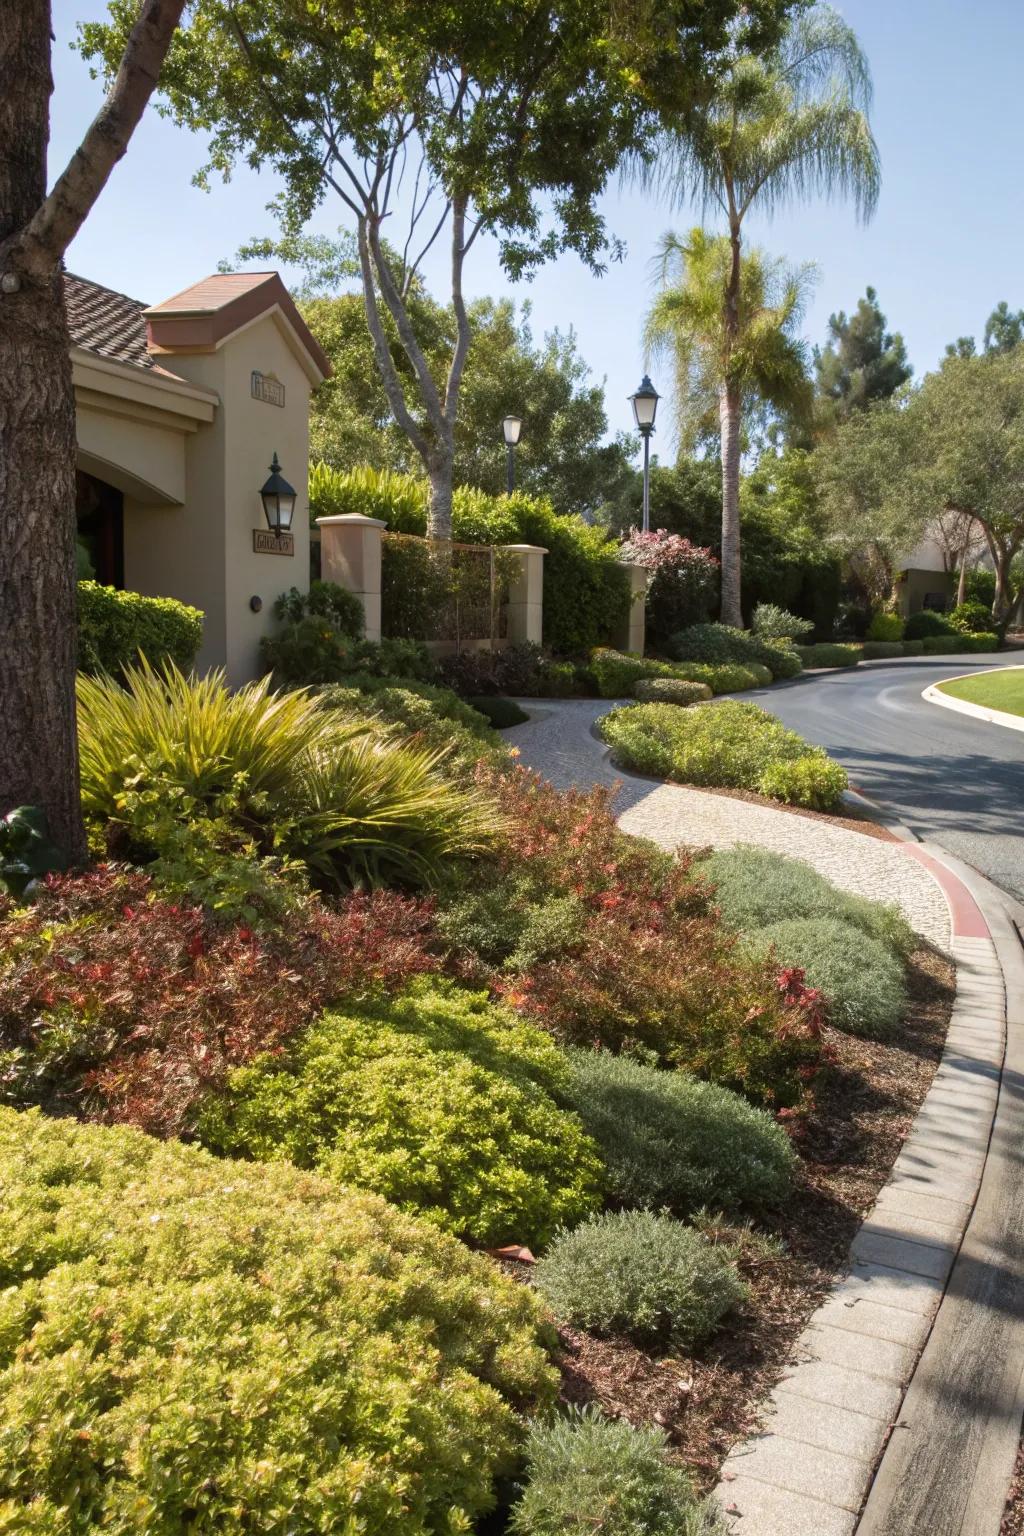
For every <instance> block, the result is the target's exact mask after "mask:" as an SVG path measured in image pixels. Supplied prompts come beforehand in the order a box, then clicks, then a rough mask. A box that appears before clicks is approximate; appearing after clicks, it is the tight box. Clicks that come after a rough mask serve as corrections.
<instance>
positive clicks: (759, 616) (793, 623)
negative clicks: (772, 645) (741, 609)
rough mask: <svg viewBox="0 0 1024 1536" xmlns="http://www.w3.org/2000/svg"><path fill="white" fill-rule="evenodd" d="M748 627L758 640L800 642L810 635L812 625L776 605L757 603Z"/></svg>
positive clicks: (808, 621)
mask: <svg viewBox="0 0 1024 1536" xmlns="http://www.w3.org/2000/svg"><path fill="white" fill-rule="evenodd" d="M750 627H751V629H752V630H753V631H754V634H755V635H756V636H757V637H758V639H759V640H801V639H803V637H804V636H805V635H809V634H810V633H811V631H812V630H813V628H814V624H813V623H812V622H811V620H810V619H801V618H798V617H797V615H796V614H795V613H789V612H788V610H787V609H785V608H780V607H779V606H778V605H777V604H776V603H758V604H757V606H756V607H755V608H754V615H753V619H752V621H751V626H750Z"/></svg>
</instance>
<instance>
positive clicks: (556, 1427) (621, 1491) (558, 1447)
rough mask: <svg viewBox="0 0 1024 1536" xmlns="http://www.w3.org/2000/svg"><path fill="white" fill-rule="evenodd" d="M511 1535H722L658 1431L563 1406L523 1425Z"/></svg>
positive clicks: (716, 1516)
mask: <svg viewBox="0 0 1024 1536" xmlns="http://www.w3.org/2000/svg"><path fill="white" fill-rule="evenodd" d="M509 1529H510V1531H511V1532H512V1533H513V1536H596V1533H599V1536H724V1532H725V1521H724V1519H723V1517H722V1515H721V1514H720V1513H719V1511H718V1508H717V1506H715V1505H714V1504H713V1503H712V1501H711V1500H708V1501H707V1502H706V1503H704V1502H700V1503H698V1501H697V1500H696V1499H695V1498H694V1496H693V1491H692V1488H691V1486H690V1480H689V1478H688V1477H687V1475H686V1473H685V1472H684V1471H683V1470H682V1469H681V1468H680V1467H677V1466H673V1464H672V1463H671V1462H670V1461H669V1459H668V1445H667V1442H666V1440H665V1436H664V1434H663V1433H662V1431H661V1430H659V1429H656V1428H652V1429H636V1428H634V1427H633V1425H632V1424H630V1423H628V1421H627V1420H625V1419H606V1418H605V1417H604V1416H603V1415H602V1414H601V1413H600V1412H599V1411H598V1410H596V1409H589V1410H584V1411H583V1412H579V1411H576V1410H570V1412H569V1413H568V1414H565V1415H560V1416H559V1417H557V1418H553V1419H550V1420H537V1421H535V1422H534V1423H533V1424H532V1425H531V1426H530V1433H529V1438H528V1439H527V1442H526V1483H525V1486H524V1488H523V1492H522V1497H521V1499H520V1501H519V1503H518V1504H517V1505H516V1506H515V1508H514V1509H513V1511H512V1517H511V1521H510V1524H509Z"/></svg>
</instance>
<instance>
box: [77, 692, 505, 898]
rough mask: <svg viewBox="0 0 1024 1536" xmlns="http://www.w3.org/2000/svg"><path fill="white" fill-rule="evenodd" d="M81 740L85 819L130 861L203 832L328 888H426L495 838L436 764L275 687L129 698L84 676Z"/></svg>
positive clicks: (472, 797)
mask: <svg viewBox="0 0 1024 1536" xmlns="http://www.w3.org/2000/svg"><path fill="white" fill-rule="evenodd" d="M78 727H79V749H80V757H81V781H82V804H83V808H84V810H85V813H86V815H87V816H89V817H92V818H94V819H95V820H96V821H98V822H99V823H100V824H101V825H102V826H103V828H104V829H105V832H106V836H107V841H108V845H109V847H110V851H111V852H112V853H117V854H118V855H119V856H122V857H131V858H132V859H133V860H134V861H135V862H138V861H140V860H144V859H148V858H153V857H155V856H157V855H158V854H160V853H161V852H163V851H164V848H165V847H166V846H167V844H168V842H169V840H170V838H171V835H172V834H173V832H174V830H175V829H176V828H178V827H180V826H182V825H184V824H187V823H190V822H195V821H199V820H205V821H209V822H211V823H214V824H215V827H216V830H217V832H218V834H219V835H221V836H222V838H223V841H224V845H225V846H226V847H228V848H233V849H234V850H235V851H237V852H246V851H248V850H250V849H251V850H252V851H254V852H255V853H256V854H258V855H283V856H285V857H288V858H293V859H301V860H302V861H303V862H304V863H305V864H306V865H307V866H308V867H309V869H310V870H311V871H312V873H313V874H314V875H315V877H316V878H317V879H319V880H321V881H323V882H325V883H329V884H339V883H342V884H343V883H349V882H352V881H370V882H379V881H385V880H396V879H397V880H405V881H411V882H423V881H426V882H428V883H429V882H432V881H434V880H435V879H436V878H437V876H438V873H439V870H440V868H441V866H442V865H443V864H444V863H445V862H446V861H447V860H448V859H450V858H452V857H455V856H458V855H461V854H466V853H470V852H472V851H474V850H479V849H480V848H481V847H483V846H484V845H485V843H486V841H487V838H488V836H489V833H490V830H491V829H492V828H493V827H494V825H495V817H494V814H493V811H492V809H491V807H490V804H489V802H487V801H486V800H485V799H484V797H483V796H482V795H481V794H480V792H479V791H476V790H473V789H470V788H469V787H465V788H460V787H458V786H456V785H454V784H452V783H451V782H449V781H446V779H445V778H444V777H443V775H442V774H441V772H440V771H439V765H440V763H441V762H442V760H443V759H442V755H441V754H439V753H438V752H436V751H433V752H432V751H429V750H427V749H426V748H424V747H420V746H416V745H414V744H413V745H406V744H402V743H399V742H396V741H394V740H392V739H390V738H389V737H387V736H382V735H381V734H380V733H379V732H375V731H374V729H373V726H372V723H371V722H369V721H367V720H360V719H353V718H349V717H346V716H345V715H344V714H342V713H341V712H340V711H339V710H336V709H331V708H330V707H329V706H328V704H327V702H326V701H325V700H324V699H323V698H320V697H317V696H315V695H311V694H308V693H281V694H274V693H270V692H269V691H268V680H267V679H266V678H264V679H263V680H262V681H261V682H258V683H249V684H247V685H246V687H244V688H241V689H239V690H238V691H237V692H232V691H231V690H230V689H229V688H228V687H227V685H226V683H225V681H224V677H223V674H222V673H210V674H208V675H207V676H206V677H203V678H198V679H196V678H186V677H183V676H182V674H181V673H180V672H177V671H174V670H168V671H166V672H164V673H159V674H158V673H156V672H154V671H153V670H152V669H151V668H148V667H146V668H143V669H141V670H134V669H132V670H129V671H128V672H127V673H126V687H125V688H124V689H122V688H121V687H119V686H118V684H116V683H115V682H113V681H112V680H110V679H108V678H88V677H80V678H79V680H78Z"/></svg>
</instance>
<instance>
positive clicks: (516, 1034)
mask: <svg viewBox="0 0 1024 1536" xmlns="http://www.w3.org/2000/svg"><path fill="white" fill-rule="evenodd" d="M563 1070H564V1069H563V1068H562V1066H561V1058H560V1056H559V1053H558V1050H557V1047H555V1046H554V1044H553V1043H552V1042H551V1041H550V1040H549V1039H548V1038H547V1037H545V1036H544V1035H543V1034H542V1033H541V1031H540V1030H538V1029H537V1028H536V1027H535V1026H534V1025H531V1024H527V1023H525V1022H522V1021H520V1020H519V1019H518V1018H517V1017H516V1016H515V1015H514V1014H512V1013H510V1012H509V1011H508V1010H506V1009H504V1008H500V1007H497V1006H495V1005H492V1004H490V1003H489V1002H488V1001H487V997H486V994H483V993H477V994H473V993H466V992H461V991H459V990H458V989H457V988H455V987H452V986H446V985H444V984H443V983H438V982H434V981H430V982H423V983H418V984H416V985H414V986H413V987H412V988H411V989H410V990H409V991H408V992H407V993H405V994H403V995H401V996H399V997H397V998H393V999H390V1000H377V1001H375V1002H369V1003H367V1004H365V1005H364V1006H363V1007H361V1008H353V1009H351V1010H350V1011H346V1012H344V1013H342V1012H340V1011H339V1012H332V1013H327V1014H325V1015H324V1017H323V1018H322V1019H321V1020H319V1022H318V1023H316V1024H314V1025H313V1026H312V1027H311V1028H310V1029H309V1031H308V1032H307V1033H306V1035H305V1036H303V1037H302V1038H301V1039H300V1040H299V1041H297V1042H296V1043H295V1045H294V1046H293V1047H292V1049H291V1051H290V1052H288V1053H287V1054H285V1053H281V1054H279V1055H272V1056H271V1055H267V1056H263V1057H261V1058H260V1059H259V1060H257V1061H255V1062H253V1063H252V1064H251V1065H250V1066H246V1067H240V1068H238V1069H237V1070H236V1071H234V1072H233V1073H231V1075H230V1077H229V1079H228V1084H227V1089H226V1091H225V1092H224V1093H222V1094H219V1095H217V1096H215V1097H212V1098H211V1099H210V1100H209V1102H208V1103H207V1105H206V1106H205V1108H204V1111H203V1113H202V1115H201V1116H200V1121H199V1134H200V1137H201V1139H202V1140H203V1141H204V1142H205V1143H206V1144H207V1145H208V1146H210V1147H212V1148H213V1149H214V1150H216V1151H219V1152H226V1153H229V1154H233V1155H238V1154H241V1155H243V1156H248V1157H255V1158H259V1159H261V1160H270V1159H275V1158H281V1159H284V1158H286V1159H287V1160H288V1161H289V1162H292V1163H296V1164H297V1165H298V1166H299V1167H301V1168H316V1169H318V1170H319V1171H320V1172H322V1173H326V1174H329V1175H330V1176H331V1177H332V1178H334V1179H337V1180H338V1182H339V1183H341V1184H352V1185H355V1186H356V1187H358V1188H360V1189H369V1190H372V1191H373V1192H374V1193H375V1194H380V1195H383V1196H384V1197H385V1198H386V1199H388V1200H392V1201H393V1202H394V1203H395V1204H396V1205H397V1206H399V1207H400V1208H401V1209H402V1210H405V1211H411V1212H415V1213H417V1214H421V1215H423V1216H425V1217H426V1218H427V1219H428V1220H430V1221H432V1222H434V1223H435V1224H436V1225H437V1226H440V1227H443V1228H445V1230H447V1231H449V1232H455V1233H457V1234H458V1235H459V1236H461V1237H466V1238H471V1239H472V1240H473V1241H474V1242H478V1243H483V1244H492V1243H502V1242H511V1241H513V1240H517V1241H519V1242H526V1243H530V1244H543V1243H544V1242H546V1241H547V1239H548V1238H549V1237H550V1235H551V1233H552V1232H553V1231H554V1230H555V1228H556V1227H557V1226H559V1225H560V1224H562V1223H565V1222H572V1221H578V1220H579V1219H580V1218H581V1217H582V1216H584V1215H586V1213H587V1212H588V1211H592V1210H594V1209H595V1207H596V1206H597V1205H599V1204H600V1191H601V1183H602V1168H601V1162H600V1158H599V1156H598V1153H597V1148H596V1147H595V1146H594V1144H593V1142H592V1141H591V1140H590V1138H589V1137H588V1136H587V1135H586V1134H585V1132H584V1131H583V1128H582V1126H581V1125H580V1123H579V1121H578V1120H577V1119H576V1117H575V1116H574V1115H572V1114H570V1113H567V1112H566V1111H565V1110H563V1109H560V1108H559V1107H558V1106H557V1104H556V1103H555V1102H554V1100H553V1099H552V1098H551V1096H550V1094H549V1093H548V1092H547V1091H546V1089H547V1088H550V1087H554V1086H556V1085H557V1084H558V1082H559V1081H561V1080H562V1078H561V1074H562V1071H563ZM542 1084H543V1085H544V1086H542Z"/></svg>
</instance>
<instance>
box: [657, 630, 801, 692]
mask: <svg viewBox="0 0 1024 1536" xmlns="http://www.w3.org/2000/svg"><path fill="white" fill-rule="evenodd" d="M669 651H670V654H671V656H672V657H673V659H674V660H676V661H698V662H710V663H715V662H736V663H739V664H740V665H741V666H745V667H753V668H758V669H761V668H763V669H766V670H767V672H768V679H767V681H769V682H770V681H772V680H773V679H774V678H781V677H795V676H796V675H797V673H798V672H799V671H800V658H799V656H798V655H797V652H796V650H795V649H794V648H793V646H792V645H790V644H788V642H786V641H785V640H771V639H769V638H767V637H766V636H762V635H757V634H754V633H752V632H751V631H750V630H747V629H734V628H733V627H732V626H731V625H729V624H693V625H691V626H690V628H689V629H683V630H680V631H679V633H678V634H676V635H673V637H672V640H671V643H670V646H669Z"/></svg>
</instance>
